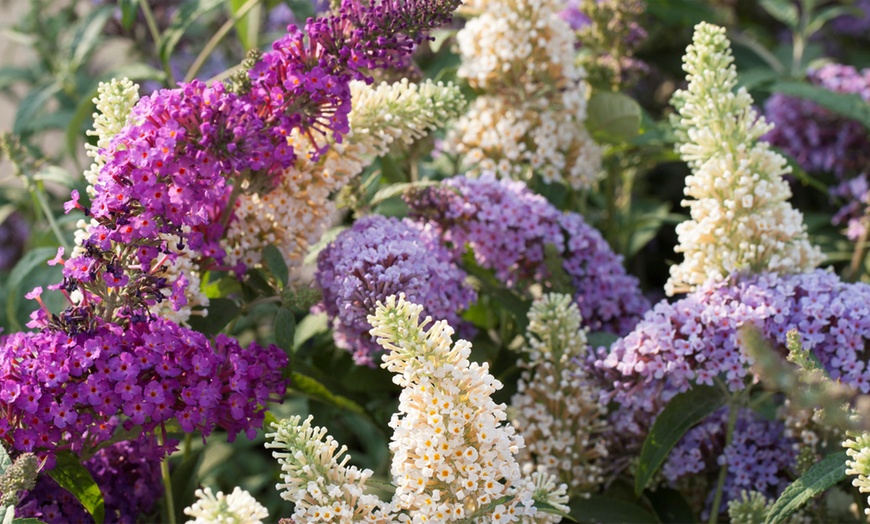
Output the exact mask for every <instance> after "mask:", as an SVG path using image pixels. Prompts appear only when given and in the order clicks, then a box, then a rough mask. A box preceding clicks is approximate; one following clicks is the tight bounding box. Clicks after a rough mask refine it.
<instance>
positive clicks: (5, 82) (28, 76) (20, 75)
mask: <svg viewBox="0 0 870 524" xmlns="http://www.w3.org/2000/svg"><path fill="white" fill-rule="evenodd" d="M16 82H33V73H32V72H31V71H30V70H29V69H25V68H23V67H13V66H4V67H0V90H2V89H6V88H8V87H10V86H12V85H13V84H15V83H16Z"/></svg>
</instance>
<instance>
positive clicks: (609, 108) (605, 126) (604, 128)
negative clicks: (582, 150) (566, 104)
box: [586, 92, 641, 142]
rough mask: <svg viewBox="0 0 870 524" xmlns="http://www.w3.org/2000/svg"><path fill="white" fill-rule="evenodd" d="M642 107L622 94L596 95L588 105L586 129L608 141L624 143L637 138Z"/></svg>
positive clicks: (604, 93)
mask: <svg viewBox="0 0 870 524" xmlns="http://www.w3.org/2000/svg"><path fill="white" fill-rule="evenodd" d="M640 113H641V111H640V106H639V105H638V103H637V102H635V101H634V100H633V99H631V98H630V97H628V96H625V95H623V94H621V93H607V92H602V93H596V94H594V95H592V98H590V99H589V104H588V105H587V116H586V128H587V129H589V132H590V133H593V134H595V135H596V136H601V137H603V138H604V139H606V140H608V141H616V142H622V141H626V140H631V139H632V138H634V137H635V136H637V134H638V131H639V129H640Z"/></svg>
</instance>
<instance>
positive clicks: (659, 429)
mask: <svg viewBox="0 0 870 524" xmlns="http://www.w3.org/2000/svg"><path fill="white" fill-rule="evenodd" d="M725 400H726V396H725V393H724V392H723V391H722V389H721V388H718V387H715V386H695V387H693V388H692V389H690V390H689V391H686V392H685V393H680V394H679V395H677V396H676V397H674V398H673V399H671V401H670V402H668V405H667V406H665V409H664V410H663V411H662V412H661V413H660V414H659V416H658V417H657V418H656V421H655V422H654V423H653V426H652V429H650V432H649V435H647V437H646V440H644V442H643V447H642V448H641V450H640V461H639V463H638V465H637V476H636V477H635V483H634V492H635V494H636V495H640V493H642V492H643V490H644V488H646V485H647V484H648V483H649V481H650V479H652V476H653V474H654V473H655V472H656V471H657V470H658V469H659V467H660V466H661V465H662V463H664V461H665V459H666V458H667V457H668V454H669V453H670V452H671V449H672V448H673V447H674V446H675V445H676V444H677V442H678V441H679V440H680V438H682V436H683V435H684V434H685V433H686V431H688V430H689V428H691V427H692V426H694V425H695V424H697V423H698V422H700V421H702V420H703V419H704V418H706V417H707V416H708V415H709V414H710V413H713V412H714V411H716V410H717V409H719V408H720V407H722V406H723V405H724V404H725Z"/></svg>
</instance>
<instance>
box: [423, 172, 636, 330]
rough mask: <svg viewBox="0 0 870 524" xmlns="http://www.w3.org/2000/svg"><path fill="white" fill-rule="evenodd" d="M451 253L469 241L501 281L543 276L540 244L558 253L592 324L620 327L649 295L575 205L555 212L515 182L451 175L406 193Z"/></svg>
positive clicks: (630, 323)
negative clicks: (435, 185)
mask: <svg viewBox="0 0 870 524" xmlns="http://www.w3.org/2000/svg"><path fill="white" fill-rule="evenodd" d="M406 200H407V201H408V205H409V206H410V207H411V213H412V215H414V216H416V217H417V218H419V219H420V220H424V221H426V222H427V223H428V224H431V225H432V226H433V227H434V228H435V229H436V230H437V231H439V232H440V235H441V239H442V241H443V242H445V243H446V244H447V245H448V246H450V249H451V250H452V252H453V255H454V257H455V258H456V259H457V260H459V259H460V258H461V256H462V254H463V253H465V251H466V250H468V249H469V248H470V249H471V250H472V251H473V253H474V258H475V260H476V262H477V263H478V264H480V265H481V266H482V267H484V268H486V269H492V270H493V271H495V275H496V277H497V278H499V279H500V280H502V281H504V282H505V283H506V284H507V285H509V286H516V285H518V284H519V283H521V282H527V281H530V280H531V281H538V282H539V281H542V280H546V279H547V278H549V272H548V270H547V266H546V263H545V254H546V250H547V246H553V248H555V250H556V251H557V252H558V254H559V255H560V256H561V258H562V268H563V269H564V270H565V272H566V273H567V274H568V275H569V276H570V277H571V283H572V285H573V286H574V288H575V290H576V294H575V295H574V299H575V301H576V302H577V305H578V306H579V307H580V312H581V314H582V315H583V321H584V323H585V325H587V326H588V327H589V328H590V329H591V330H592V331H609V332H612V333H616V334H624V333H626V332H628V331H629V330H630V329H631V328H632V327H634V325H635V324H636V323H637V321H638V320H639V319H640V317H641V315H642V314H643V312H644V311H646V310H647V309H648V308H649V303H648V302H647V301H646V299H645V298H644V297H643V295H641V293H640V288H639V285H638V281H637V279H636V278H634V277H632V276H630V275H628V274H627V273H626V272H625V268H623V267H622V257H620V256H618V255H616V254H615V253H614V252H613V251H612V250H611V249H610V246H609V245H608V244H607V242H606V241H605V240H604V238H603V237H602V236H601V234H600V233H599V232H598V231H597V230H595V229H594V228H592V227H591V226H589V225H588V224H586V222H585V221H584V220H583V217H581V216H580V215H578V214H576V213H562V212H560V211H559V210H558V209H556V208H555V207H554V206H553V205H552V204H550V203H549V202H547V200H546V199H545V198H544V197H542V196H540V195H536V194H534V193H532V192H531V191H529V189H528V188H527V187H526V186H525V184H524V183H522V182H514V181H511V180H508V179H502V180H496V179H495V178H494V177H493V176H492V175H484V176H482V177H480V178H476V179H474V178H466V177H457V178H452V179H449V180H447V181H445V182H444V185H443V186H442V187H438V188H427V189H424V190H422V191H419V192H417V193H416V194H413V195H410V196H409V197H408V198H407V199H406Z"/></svg>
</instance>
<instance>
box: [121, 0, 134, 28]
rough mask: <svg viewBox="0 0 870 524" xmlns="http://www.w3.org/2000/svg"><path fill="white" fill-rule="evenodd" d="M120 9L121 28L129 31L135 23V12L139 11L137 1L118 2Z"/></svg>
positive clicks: (122, 0)
mask: <svg viewBox="0 0 870 524" xmlns="http://www.w3.org/2000/svg"><path fill="white" fill-rule="evenodd" d="M118 4H119V5H120V7H121V26H122V27H123V28H124V29H127V30H129V29H130V28H131V27H133V22H135V21H136V11H137V10H138V9H139V0H118Z"/></svg>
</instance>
